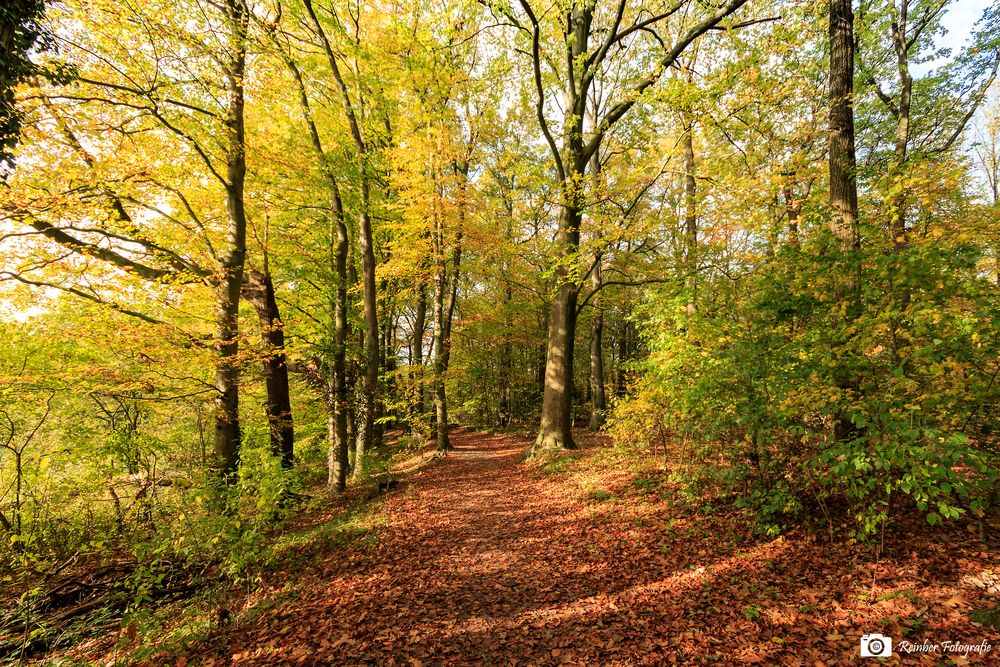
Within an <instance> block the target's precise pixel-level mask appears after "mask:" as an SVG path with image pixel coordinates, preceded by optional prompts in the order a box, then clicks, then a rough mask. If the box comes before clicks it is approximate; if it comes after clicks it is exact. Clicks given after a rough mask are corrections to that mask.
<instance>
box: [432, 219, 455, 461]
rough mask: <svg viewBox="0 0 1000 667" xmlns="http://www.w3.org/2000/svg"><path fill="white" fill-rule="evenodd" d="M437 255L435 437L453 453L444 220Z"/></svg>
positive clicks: (442, 448) (444, 449)
mask: <svg viewBox="0 0 1000 667" xmlns="http://www.w3.org/2000/svg"><path fill="white" fill-rule="evenodd" d="M435 223H436V224H435V227H436V228H435V230H434V236H435V241H434V245H435V252H434V413H435V429H434V430H435V434H436V439H437V449H438V451H439V452H447V451H449V450H451V442H450V440H449V439H448V397H447V395H446V393H445V387H444V374H445V370H446V361H445V323H444V320H445V317H446V305H445V292H446V291H447V282H446V281H447V277H446V276H445V260H444V248H443V247H442V246H443V238H442V230H441V221H440V219H438V220H435Z"/></svg>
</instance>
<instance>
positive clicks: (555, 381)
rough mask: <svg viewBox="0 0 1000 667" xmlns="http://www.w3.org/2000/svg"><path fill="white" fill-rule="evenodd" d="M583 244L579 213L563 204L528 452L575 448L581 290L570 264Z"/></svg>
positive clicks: (573, 207)
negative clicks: (535, 425)
mask: <svg viewBox="0 0 1000 667" xmlns="http://www.w3.org/2000/svg"><path fill="white" fill-rule="evenodd" d="M579 242H580V211H579V209H578V208H577V207H575V206H573V205H570V204H564V205H563V206H562V207H561V208H560V213H559V233H558V235H557V241H556V244H557V246H559V247H561V248H563V249H564V250H563V257H562V258H560V261H559V264H558V265H557V266H556V270H555V275H554V278H555V283H556V292H555V294H554V295H553V297H552V309H551V312H550V315H549V339H548V347H547V348H546V355H545V389H544V392H543V394H542V419H541V426H540V428H539V431H538V437H537V438H536V439H535V443H534V445H533V446H532V448H531V451H530V452H529V455H530V456H534V455H536V454H538V453H539V452H542V451H545V450H554V449H564V448H565V449H575V448H576V443H575V442H574V441H573V431H572V428H573V414H572V400H573V347H574V344H575V342H576V314H577V313H576V304H577V296H578V294H579V289H578V287H577V284H576V282H575V280H574V278H573V277H572V275H571V271H570V267H569V266H567V262H570V261H574V260H575V258H576V255H577V250H578V248H579Z"/></svg>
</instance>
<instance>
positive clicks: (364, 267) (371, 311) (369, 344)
mask: <svg viewBox="0 0 1000 667" xmlns="http://www.w3.org/2000/svg"><path fill="white" fill-rule="evenodd" d="M303 4H304V6H305V8H306V12H307V13H308V15H309V19H310V21H311V22H312V26H313V28H314V30H315V31H316V34H317V35H318V36H319V38H320V41H321V42H322V45H323V52H324V53H325V54H326V60H327V64H328V65H329V67H330V73H331V74H332V75H333V78H334V81H335V82H336V84H337V89H338V90H339V91H340V96H341V99H342V101H343V103H344V116H345V117H346V119H347V124H348V127H349V129H350V132H351V138H352V139H353V141H354V147H355V149H356V150H357V154H358V157H359V159H360V161H361V179H360V180H361V211H360V212H359V215H358V227H359V229H358V232H359V233H358V247H359V250H360V251H361V277H362V291H363V298H364V319H365V334H364V355H365V356H364V374H363V386H362V392H361V402H360V404H359V405H358V415H357V417H356V419H357V421H358V422H359V423H358V437H357V441H356V444H355V455H354V476H355V477H359V476H361V475H363V474H364V458H365V451H366V450H367V449H368V448H369V447H371V446H372V444H373V443H374V435H375V401H376V399H377V392H378V369H379V344H378V310H377V301H376V300H377V298H378V296H377V294H376V291H375V288H376V285H375V247H374V242H373V235H372V224H371V210H370V209H371V182H370V176H369V169H370V168H371V167H370V166H369V165H368V164H367V163H368V158H369V154H368V145H367V143H366V142H365V138H364V136H363V135H362V130H361V124H360V123H359V122H358V117H357V115H356V114H355V113H354V101H353V100H352V99H351V93H350V90H349V89H348V87H347V83H346V82H345V81H344V77H343V76H342V75H341V71H340V65H339V64H338V63H337V57H336V54H335V53H334V51H333V46H332V45H331V44H330V40H329V38H328V37H327V34H326V30H325V29H324V28H323V24H322V22H321V21H320V20H319V17H318V16H317V15H316V11H315V9H314V8H313V4H312V0H303Z"/></svg>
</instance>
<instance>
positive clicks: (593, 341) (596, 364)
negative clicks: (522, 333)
mask: <svg viewBox="0 0 1000 667" xmlns="http://www.w3.org/2000/svg"><path fill="white" fill-rule="evenodd" d="M595 262H596V264H595V266H594V271H593V273H591V278H590V279H591V284H592V286H593V288H594V289H595V290H596V289H600V287H601V281H602V275H601V257H598V258H597V259H596V260H595ZM590 406H591V407H590V430H591V431H599V430H600V429H601V426H603V425H604V414H605V412H606V411H607V396H606V394H605V391H604V308H603V307H602V305H601V300H600V297H598V298H596V299H594V316H593V320H592V321H591V326H590Z"/></svg>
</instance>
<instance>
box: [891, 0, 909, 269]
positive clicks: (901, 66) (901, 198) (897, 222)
mask: <svg viewBox="0 0 1000 667" xmlns="http://www.w3.org/2000/svg"><path fill="white" fill-rule="evenodd" d="M908 9H909V0H902V2H901V3H900V11H899V14H898V15H897V16H896V17H895V20H894V21H893V25H892V43H893V48H894V50H895V52H896V71H897V73H898V75H899V105H898V107H897V108H896V145H895V147H894V150H893V162H894V164H893V171H894V172H895V179H893V180H894V181H898V180H899V179H902V178H905V175H906V159H907V155H906V153H907V148H908V146H909V143H910V108H911V107H912V104H913V77H912V76H911V75H910V63H909V46H908V45H907V41H908V39H907V35H906V24H907V13H908ZM893 191H894V194H893V195H892V196H891V197H890V198H889V202H888V204H889V212H890V215H891V216H892V221H891V223H890V233H891V234H892V239H893V243H894V244H895V246H896V250H897V251H898V250H902V249H903V248H905V247H906V246H907V244H908V239H907V233H906V205H907V201H906V194H907V192H906V191H907V188H905V187H903V186H902V184H901V183H899V182H894V183H893Z"/></svg>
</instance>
